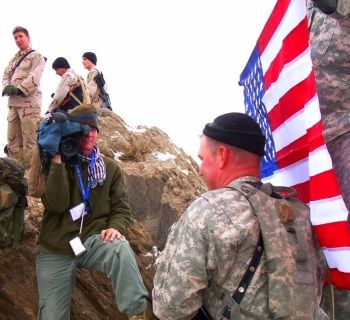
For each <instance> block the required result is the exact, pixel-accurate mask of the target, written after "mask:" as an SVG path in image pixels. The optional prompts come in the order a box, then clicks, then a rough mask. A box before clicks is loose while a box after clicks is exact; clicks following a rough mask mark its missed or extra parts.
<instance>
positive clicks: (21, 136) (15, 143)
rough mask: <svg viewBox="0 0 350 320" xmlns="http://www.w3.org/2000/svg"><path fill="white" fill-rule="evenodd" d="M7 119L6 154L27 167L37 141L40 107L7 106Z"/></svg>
mask: <svg viewBox="0 0 350 320" xmlns="http://www.w3.org/2000/svg"><path fill="white" fill-rule="evenodd" d="M7 121H8V127H7V149H8V154H9V156H10V157H13V158H15V159H16V160H18V161H19V162H20V163H21V164H22V165H23V166H24V167H25V168H27V169H28V168H29V167H30V162H31V158H32V154H33V151H34V147H35V145H36V141H37V133H36V130H37V127H38V125H39V121H40V107H38V106H37V107H33V106H25V107H9V112H8V116H7Z"/></svg>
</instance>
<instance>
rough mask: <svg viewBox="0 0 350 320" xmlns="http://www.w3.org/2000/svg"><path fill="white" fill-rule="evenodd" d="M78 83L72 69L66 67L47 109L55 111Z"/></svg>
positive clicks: (77, 78)
mask: <svg viewBox="0 0 350 320" xmlns="http://www.w3.org/2000/svg"><path fill="white" fill-rule="evenodd" d="M79 85H80V82H79V77H78V75H77V74H76V73H75V72H74V71H73V70H72V69H68V70H67V71H66V72H65V73H64V74H63V75H62V78H61V81H60V83H59V84H58V86H57V89H56V92H55V94H54V96H53V98H52V102H51V104H50V106H49V111H51V112H52V111H55V110H56V109H57V108H58V107H59V106H60V105H61V103H62V102H63V101H64V100H65V98H66V97H67V95H68V93H69V92H70V91H73V90H74V89H75V88H76V87H78V86H79Z"/></svg>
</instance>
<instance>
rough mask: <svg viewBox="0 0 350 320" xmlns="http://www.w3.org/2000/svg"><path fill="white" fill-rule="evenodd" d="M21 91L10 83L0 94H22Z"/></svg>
mask: <svg viewBox="0 0 350 320" xmlns="http://www.w3.org/2000/svg"><path fill="white" fill-rule="evenodd" d="M22 95H23V92H22V91H21V90H19V89H18V88H17V87H15V86H14V85H12V84H9V85H7V86H6V87H5V88H4V90H3V91H2V96H22Z"/></svg>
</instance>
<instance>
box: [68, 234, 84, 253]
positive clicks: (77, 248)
mask: <svg viewBox="0 0 350 320" xmlns="http://www.w3.org/2000/svg"><path fill="white" fill-rule="evenodd" d="M69 244H70V246H71V248H72V250H73V252H74V254H75V256H76V257H79V256H80V255H82V254H83V253H85V251H86V248H85V247H84V245H83V243H82V242H81V240H80V238H79V237H75V238H74V239H72V240H71V241H69Z"/></svg>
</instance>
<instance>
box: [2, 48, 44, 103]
mask: <svg viewBox="0 0 350 320" xmlns="http://www.w3.org/2000/svg"><path fill="white" fill-rule="evenodd" d="M30 50H32V49H31V48H29V49H28V50H26V51H18V52H17V53H16V55H15V56H14V57H13V58H12V59H11V60H10V62H9V64H8V66H7V67H6V69H5V71H4V75H3V78H2V90H4V88H5V86H7V85H9V84H12V85H14V86H16V87H17V88H18V89H20V90H21V91H22V92H23V94H24V96H11V97H9V100H8V105H9V106H10V107H24V106H34V107H40V106H41V91H40V79H41V76H42V73H43V71H44V67H45V58H44V57H43V56H42V55H41V54H40V53H39V52H37V51H33V52H31V53H30V54H28V55H27V56H26V57H25V58H24V59H23V61H22V62H21V63H20V65H19V66H18V67H17V68H15V66H16V64H17V62H18V61H19V60H20V59H21V58H22V57H23V56H24V55H25V54H26V53H27V52H28V51H30Z"/></svg>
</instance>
